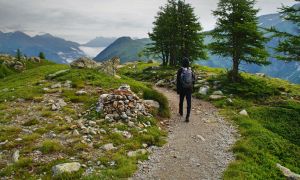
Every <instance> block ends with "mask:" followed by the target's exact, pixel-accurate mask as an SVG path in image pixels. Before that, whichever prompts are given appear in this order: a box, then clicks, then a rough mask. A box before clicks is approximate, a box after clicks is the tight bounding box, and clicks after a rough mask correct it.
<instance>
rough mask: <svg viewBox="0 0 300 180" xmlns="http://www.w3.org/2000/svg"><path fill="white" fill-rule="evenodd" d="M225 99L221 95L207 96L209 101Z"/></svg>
mask: <svg viewBox="0 0 300 180" xmlns="http://www.w3.org/2000/svg"><path fill="white" fill-rule="evenodd" d="M223 98H225V96H222V95H210V96H209V99H211V100H219V99H223Z"/></svg>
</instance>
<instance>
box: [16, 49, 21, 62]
mask: <svg viewBox="0 0 300 180" xmlns="http://www.w3.org/2000/svg"><path fill="white" fill-rule="evenodd" d="M16 59H17V61H21V60H22V52H21V50H20V49H17V53H16Z"/></svg>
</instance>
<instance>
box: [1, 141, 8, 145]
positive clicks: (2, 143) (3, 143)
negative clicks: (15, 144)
mask: <svg viewBox="0 0 300 180" xmlns="http://www.w3.org/2000/svg"><path fill="white" fill-rule="evenodd" d="M6 143H8V140H5V141H4V142H0V146H3V145H5V144H6Z"/></svg>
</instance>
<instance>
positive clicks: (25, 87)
mask: <svg viewBox="0 0 300 180" xmlns="http://www.w3.org/2000/svg"><path fill="white" fill-rule="evenodd" d="M68 69H69V71H65V72H64V73H61V74H60V75H58V76H56V77H54V78H51V79H49V78H47V77H48V75H49V74H53V73H56V72H60V71H62V70H68ZM124 83H126V84H129V85H130V86H131V89H132V90H133V91H134V92H135V93H137V94H138V95H139V96H140V97H141V98H145V99H154V100H156V101H158V102H159V103H160V104H161V106H160V109H159V110H158V112H153V115H154V117H150V118H149V117H144V116H139V117H138V119H137V121H136V122H135V123H134V125H130V126H129V125H127V124H126V123H122V122H118V123H110V122H107V121H105V120H104V119H103V118H104V117H103V114H101V113H97V112H96V110H95V108H96V102H97V100H98V98H99V95H101V94H103V93H110V92H112V91H113V90H114V89H116V88H118V87H119V86H120V85H121V84H124ZM79 90H84V91H85V92H86V93H83V94H81V95H78V94H77V91H79ZM54 102H55V103H54ZM62 102H63V104H64V105H61V108H60V109H58V110H57V109H54V108H56V107H53V103H54V104H57V103H62ZM51 104H52V106H51ZM167 107H168V104H167V101H166V99H165V98H164V97H162V95H161V94H159V93H157V92H156V91H154V90H153V89H152V88H151V86H148V85H147V84H145V83H141V82H137V81H135V80H133V79H130V78H128V77H126V76H122V78H121V79H116V78H112V77H111V76H108V75H106V74H103V73H101V72H98V71H97V70H91V69H70V67H69V66H67V65H58V64H51V65H41V66H39V67H35V68H31V69H29V70H25V71H23V72H19V73H14V74H12V75H9V76H7V77H6V78H4V79H1V80H0V151H1V154H0V160H1V161H0V176H1V177H2V178H9V179H39V178H42V179H52V178H56V179H78V178H80V177H84V178H85V179H99V178H100V179H112V178H113V179H119V178H126V177H130V176H131V175H132V173H133V172H135V170H136V168H137V162H138V161H141V160H145V159H147V155H148V153H147V154H144V152H143V153H142V154H141V153H137V155H132V156H128V155H127V153H129V152H132V154H133V152H135V151H136V150H139V149H142V148H143V147H145V146H160V145H162V144H163V143H164V136H165V135H166V133H165V132H164V131H163V130H161V128H160V127H158V125H157V118H156V117H158V116H160V117H166V116H168V113H169V112H168V108H167ZM81 123H85V125H83V126H86V127H88V129H93V128H92V127H97V132H98V131H100V134H99V133H97V132H90V130H89V131H88V132H87V134H81V133H82V131H83V130H80V129H78V127H79V125H80V124H81ZM86 123H88V124H86ZM145 124H146V125H147V126H145ZM77 129H78V130H77ZM142 130H143V132H141V131H142ZM120 132H126V133H127V134H129V135H131V138H129V139H128V138H125V137H124V136H123V135H122V134H120ZM109 143H112V144H113V146H114V148H113V149H112V150H103V147H104V146H105V145H106V144H109ZM108 147H109V145H108ZM137 152H139V151H137ZM13 154H14V158H15V156H17V155H19V156H17V157H18V158H17V161H15V162H14V160H13V159H14V158H12V155H13ZM74 161H76V162H79V163H80V164H81V167H80V169H79V171H77V172H76V173H72V174H59V175H57V176H53V172H52V171H53V166H55V165H57V164H61V163H67V162H74Z"/></svg>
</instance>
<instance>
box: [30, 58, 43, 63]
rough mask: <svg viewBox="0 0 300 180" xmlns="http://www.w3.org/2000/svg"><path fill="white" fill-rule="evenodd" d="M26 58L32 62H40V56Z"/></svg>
mask: <svg viewBox="0 0 300 180" xmlns="http://www.w3.org/2000/svg"><path fill="white" fill-rule="evenodd" d="M28 60H29V61H32V62H35V63H40V62H41V58H39V57H30V58H29V59H28Z"/></svg>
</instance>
